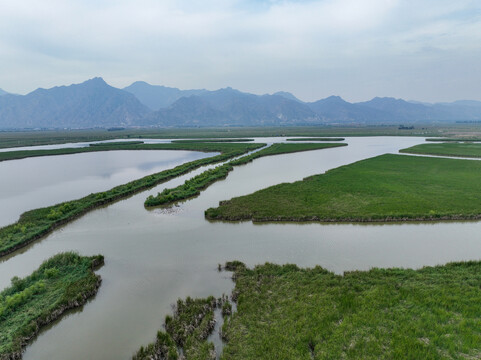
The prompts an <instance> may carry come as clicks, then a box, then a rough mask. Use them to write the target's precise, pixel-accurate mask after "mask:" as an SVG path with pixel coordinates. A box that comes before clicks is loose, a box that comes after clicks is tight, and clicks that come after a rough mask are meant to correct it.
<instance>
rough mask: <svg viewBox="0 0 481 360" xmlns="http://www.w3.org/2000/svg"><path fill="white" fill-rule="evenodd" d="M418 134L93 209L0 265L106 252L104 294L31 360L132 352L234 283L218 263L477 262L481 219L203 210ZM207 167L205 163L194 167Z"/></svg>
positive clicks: (256, 165) (54, 331)
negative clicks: (325, 220) (149, 205)
mask: <svg viewBox="0 0 481 360" xmlns="http://www.w3.org/2000/svg"><path fill="white" fill-rule="evenodd" d="M423 141H424V140H423V139H420V138H393V137H375V138H348V139H347V142H348V143H349V146H348V147H343V148H337V149H328V150H318V151H310V152H304V153H297V154H289V155H280V156H271V157H265V158H261V159H258V160H255V161H254V162H253V163H250V164H248V165H245V166H241V167H238V168H236V169H235V170H234V171H233V172H232V173H231V174H230V175H229V176H228V178H227V179H226V180H225V181H221V182H218V183H215V184H214V185H212V186H210V187H209V188H208V189H207V190H206V191H204V192H203V193H202V194H201V196H199V197H197V198H195V199H193V200H190V201H187V202H185V203H183V204H181V205H180V206H177V207H174V208H171V209H164V210H162V209H156V210H152V211H147V210H145V209H144V207H143V201H144V200H145V198H146V196H147V195H149V194H154V193H157V192H158V191H161V190H162V189H163V188H164V187H171V186H175V185H177V184H179V183H182V182H183V181H184V180H185V179H186V178H188V177H189V176H191V175H189V176H184V177H182V178H179V179H174V180H173V181H171V182H169V183H166V184H163V185H161V186H158V187H157V188H156V189H153V190H152V191H148V192H144V193H141V194H138V195H136V196H133V197H131V198H129V199H126V200H124V201H120V202H117V203H115V204H113V205H111V206H109V207H106V208H102V209H98V210H95V211H93V212H91V213H89V214H87V215H85V216H83V217H82V218H80V219H78V220H76V221H75V222H73V223H71V224H68V225H66V226H65V227H63V228H62V229H60V230H59V231H56V232H54V233H53V234H51V235H50V236H48V237H47V238H46V239H44V240H42V241H40V242H37V243H35V244H34V245H32V246H30V247H29V248H28V249H25V250H24V251H23V252H21V253H19V254H17V255H15V256H13V257H10V258H8V259H7V260H5V261H3V262H1V263H0V287H2V288H3V287H5V286H7V285H8V283H9V279H10V278H11V277H12V276H14V275H17V276H25V275H28V274H30V273H31V272H32V271H33V270H34V269H36V268H37V267H38V266H39V265H40V263H41V262H42V261H43V260H44V259H46V258H48V257H50V256H52V255H53V254H55V253H58V252H60V251H65V250H76V251H78V252H79V253H81V254H85V255H90V254H97V253H101V254H104V255H105V259H106V264H105V266H104V267H103V268H101V269H100V270H99V271H98V273H99V274H100V275H101V276H102V278H103V283H102V286H101V288H100V290H99V293H98V294H97V296H96V297H95V298H94V299H93V300H92V301H90V302H89V303H88V304H87V305H86V306H85V307H84V308H83V309H82V310H79V311H75V312H72V313H70V314H69V315H68V316H67V317H65V318H63V319H62V320H61V321H59V322H58V323H56V324H54V325H53V326H51V327H50V328H49V329H48V330H47V331H43V332H42V333H41V334H40V336H39V337H38V338H37V340H36V341H34V342H33V344H32V345H31V346H29V347H28V348H27V351H26V353H25V357H24V358H25V359H36V360H38V359H128V358H129V357H130V356H131V355H132V353H133V352H134V351H136V350H137V349H138V348H139V346H140V345H142V344H146V343H148V342H150V341H152V339H153V338H154V336H155V333H156V331H157V330H158V329H159V328H160V327H161V324H162V321H163V318H164V317H165V315H166V314H168V313H170V312H171V304H172V303H174V302H175V301H176V299H177V298H179V297H185V296H188V295H190V296H208V295H211V294H212V295H215V296H220V295H221V294H222V293H229V292H230V290H231V289H232V285H233V284H232V281H231V280H230V275H229V274H228V273H225V272H221V273H218V272H217V270H216V268H217V264H218V263H224V262H225V261H227V260H234V259H237V260H241V261H244V262H245V263H247V264H248V265H249V266H253V265H255V264H259V263H264V262H266V261H270V262H276V263H281V264H282V263H296V264H298V265H300V266H314V265H321V266H323V267H325V268H327V269H329V270H332V271H335V272H337V273H342V272H343V271H346V270H354V269H361V270H365V269H369V268H372V267H393V266H398V267H412V268H418V267H421V266H424V265H435V264H443V263H446V262H449V261H455V260H466V259H479V258H481V241H480V240H479V235H478V234H479V233H480V232H481V223H479V222H466V223H460V222H451V223H437V224H431V223H422V224H413V223H409V224H389V225H379V224H377V225H355V224H327V225H322V224H315V223H311V224H263V225H254V224H252V223H250V222H244V223H219V222H216V223H210V222H208V221H206V220H204V216H203V212H204V210H205V209H207V208H208V207H211V206H216V205H217V204H218V202H219V201H220V200H225V199H229V198H231V197H233V196H238V195H243V194H248V193H251V192H252V191H255V190H258V189H261V188H264V187H266V186H269V185H273V184H276V183H280V182H286V181H295V180H299V179H302V178H303V177H306V176H309V175H312V174H317V173H322V172H324V171H326V170H328V169H331V168H334V167H337V166H340V165H343V164H347V163H351V162H354V161H357V160H360V159H363V158H367V157H372V156H376V155H379V154H383V153H386V152H392V153H395V152H397V150H398V149H401V148H405V147H408V146H411V145H415V144H418V143H422V142H423ZM199 171H201V170H198V172H199Z"/></svg>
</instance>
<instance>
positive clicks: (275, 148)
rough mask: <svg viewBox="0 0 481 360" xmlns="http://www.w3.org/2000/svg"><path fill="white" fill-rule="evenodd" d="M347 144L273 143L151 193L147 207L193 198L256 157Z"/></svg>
mask: <svg viewBox="0 0 481 360" xmlns="http://www.w3.org/2000/svg"><path fill="white" fill-rule="evenodd" d="M346 145H347V144H330V143H323V144H317V143H316V144H273V145H271V146H269V147H267V148H265V149H262V150H260V151H258V152H255V153H253V154H250V155H246V156H244V157H241V158H240V159H236V160H232V161H230V162H228V163H227V164H224V165H221V166H218V167H216V168H214V169H209V170H206V171H204V172H203V173H202V174H199V175H197V176H195V177H193V178H192V179H189V180H186V181H185V183H184V184H182V185H179V186H177V187H175V188H172V189H164V191H162V192H161V193H158V194H157V195H156V196H152V195H150V196H149V197H148V198H147V199H146V200H145V206H146V207H153V206H159V205H168V204H172V203H174V202H176V201H180V200H185V199H188V198H192V197H194V196H197V195H199V194H200V191H201V190H203V189H205V188H207V187H208V186H209V185H210V184H212V183H214V182H216V181H218V180H221V179H225V178H226V177H227V175H228V174H229V172H230V171H232V170H233V169H234V166H238V165H243V164H246V163H248V162H251V161H253V160H254V159H257V158H260V157H263V156H270V155H279V154H287V153H293V152H299V151H308V150H320V149H326V148H332V147H338V146H346Z"/></svg>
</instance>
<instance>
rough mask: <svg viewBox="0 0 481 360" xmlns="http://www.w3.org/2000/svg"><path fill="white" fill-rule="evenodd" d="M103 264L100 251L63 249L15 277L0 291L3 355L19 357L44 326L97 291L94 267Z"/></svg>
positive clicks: (80, 304)
mask: <svg viewBox="0 0 481 360" xmlns="http://www.w3.org/2000/svg"><path fill="white" fill-rule="evenodd" d="M102 264H103V256H101V255H97V256H92V257H84V256H79V255H77V254H75V253H62V254H58V255H55V256H54V257H52V258H50V259H49V260H47V261H45V262H44V263H43V264H42V265H41V266H40V267H39V268H38V270H36V271H35V272H34V273H32V274H31V275H30V276H28V277H26V278H24V279H19V278H16V277H14V278H13V279H12V285H11V286H10V287H9V288H7V289H5V290H3V291H2V292H1V293H0V359H2V360H7V359H8V360H10V359H20V358H21V357H22V349H23V348H24V347H25V346H26V344H27V343H28V341H29V340H30V339H32V338H33V337H34V336H35V335H36V334H37V333H38V332H39V330H40V329H41V328H42V327H43V326H45V325H48V324H50V323H52V322H53V321H54V320H56V319H58V318H59V317H60V316H61V315H62V314H63V313H64V312H65V311H66V310H68V309H72V308H76V307H80V306H82V305H83V304H85V303H86V301H87V299H88V298H90V297H92V296H93V295H95V294H96V293H97V290H98V288H99V286H100V282H101V279H100V276H98V275H95V274H94V272H93V270H94V269H95V268H96V267H98V266H100V265H102Z"/></svg>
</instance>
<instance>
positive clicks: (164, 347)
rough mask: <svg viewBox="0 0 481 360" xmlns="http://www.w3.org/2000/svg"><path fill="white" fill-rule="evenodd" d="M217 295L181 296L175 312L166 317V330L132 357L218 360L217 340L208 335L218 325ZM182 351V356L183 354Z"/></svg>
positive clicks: (141, 358)
mask: <svg viewBox="0 0 481 360" xmlns="http://www.w3.org/2000/svg"><path fill="white" fill-rule="evenodd" d="M216 307H217V301H216V299H215V298H213V297H212V296H211V297H208V298H206V299H191V298H190V297H188V298H187V299H186V300H185V301H183V300H180V299H179V300H178V301H177V304H176V306H175V308H174V315H173V316H167V317H166V318H165V323H164V328H165V331H159V332H158V333H157V337H156V339H155V342H154V343H152V344H149V345H148V346H146V347H143V346H142V347H141V348H140V349H139V351H138V352H137V353H136V354H135V355H134V356H133V357H132V359H133V360H151V359H166V360H177V359H186V360H197V359H198V360H201V359H202V360H208V359H209V360H215V358H216V355H215V351H214V344H212V343H211V342H207V341H206V339H207V337H208V336H209V335H210V333H211V332H212V330H213V329H214V326H215V320H214V309H215V308H216ZM181 354H182V356H181Z"/></svg>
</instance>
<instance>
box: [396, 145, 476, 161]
mask: <svg viewBox="0 0 481 360" xmlns="http://www.w3.org/2000/svg"><path fill="white" fill-rule="evenodd" d="M399 152H401V153H408V154H421V155H438V156H453V157H470V158H480V157H481V143H441V144H421V145H415V146H412V147H409V148H407V149H402V150H399Z"/></svg>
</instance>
